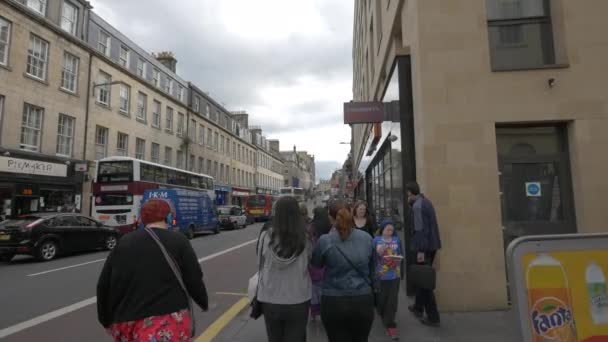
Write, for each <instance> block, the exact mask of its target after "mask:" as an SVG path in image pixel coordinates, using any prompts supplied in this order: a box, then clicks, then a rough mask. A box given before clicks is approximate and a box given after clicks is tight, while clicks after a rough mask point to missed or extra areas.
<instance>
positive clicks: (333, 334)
mask: <svg viewBox="0 0 608 342" xmlns="http://www.w3.org/2000/svg"><path fill="white" fill-rule="evenodd" d="M329 218H330V221H331V223H332V225H333V228H332V230H331V232H330V233H329V234H325V235H323V236H321V238H320V239H319V242H318V244H317V246H316V247H315V249H314V251H313V256H312V264H313V265H315V266H317V267H325V274H324V278H323V285H322V298H321V320H322V322H323V326H324V327H325V331H326V332H327V337H328V339H329V342H343V341H352V342H359V341H360V342H364V341H367V339H368V337H369V333H370V330H371V327H372V323H373V321H374V297H373V279H372V277H373V274H374V269H375V264H374V250H373V243H372V238H371V236H370V235H369V234H368V233H366V232H364V231H362V230H359V229H356V228H355V225H354V222H353V216H352V214H351V210H350V208H349V207H348V205H347V204H346V203H344V202H342V201H336V202H333V203H332V204H330V207H329Z"/></svg>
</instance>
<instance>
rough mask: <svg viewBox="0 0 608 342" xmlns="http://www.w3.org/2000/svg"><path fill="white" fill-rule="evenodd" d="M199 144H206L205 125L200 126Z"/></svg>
mask: <svg viewBox="0 0 608 342" xmlns="http://www.w3.org/2000/svg"><path fill="white" fill-rule="evenodd" d="M198 144H199V145H201V146H203V145H205V126H203V125H199V126H198Z"/></svg>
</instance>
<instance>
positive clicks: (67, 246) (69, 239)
mask: <svg viewBox="0 0 608 342" xmlns="http://www.w3.org/2000/svg"><path fill="white" fill-rule="evenodd" d="M46 233H49V234H53V235H56V236H59V237H60V239H61V246H60V247H59V248H61V251H62V252H73V251H78V250H80V243H79V240H80V237H79V232H78V222H76V220H75V219H74V217H73V216H71V215H61V216H57V217H55V218H53V219H51V220H50V222H49V224H48V230H47V232H46Z"/></svg>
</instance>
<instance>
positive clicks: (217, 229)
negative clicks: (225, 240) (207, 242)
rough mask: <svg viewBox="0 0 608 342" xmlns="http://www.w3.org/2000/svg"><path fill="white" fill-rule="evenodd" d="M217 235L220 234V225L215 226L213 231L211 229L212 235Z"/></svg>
mask: <svg viewBox="0 0 608 342" xmlns="http://www.w3.org/2000/svg"><path fill="white" fill-rule="evenodd" d="M219 233H220V225H219V224H217V225H216V226H215V229H213V234H219Z"/></svg>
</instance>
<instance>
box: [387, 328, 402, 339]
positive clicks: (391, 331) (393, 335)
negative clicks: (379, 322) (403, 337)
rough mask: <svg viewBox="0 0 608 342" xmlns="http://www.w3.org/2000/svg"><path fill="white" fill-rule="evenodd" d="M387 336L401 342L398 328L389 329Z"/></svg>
mask: <svg viewBox="0 0 608 342" xmlns="http://www.w3.org/2000/svg"><path fill="white" fill-rule="evenodd" d="M386 334H387V335H388V336H389V337H390V338H391V339H392V340H393V341H397V340H399V336H397V328H388V329H386Z"/></svg>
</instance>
